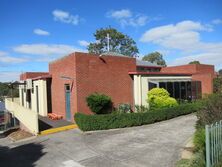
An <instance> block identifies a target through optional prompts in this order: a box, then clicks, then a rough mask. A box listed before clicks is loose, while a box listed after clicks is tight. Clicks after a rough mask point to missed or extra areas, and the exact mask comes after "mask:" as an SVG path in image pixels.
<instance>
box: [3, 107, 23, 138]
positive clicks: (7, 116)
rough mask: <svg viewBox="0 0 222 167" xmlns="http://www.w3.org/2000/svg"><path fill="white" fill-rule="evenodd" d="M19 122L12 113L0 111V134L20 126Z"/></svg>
mask: <svg viewBox="0 0 222 167" xmlns="http://www.w3.org/2000/svg"><path fill="white" fill-rule="evenodd" d="M18 127H19V124H18V121H17V120H16V118H14V117H12V114H11V113H8V112H5V111H4V112H0V134H3V133H5V132H6V131H8V130H10V129H14V128H18Z"/></svg>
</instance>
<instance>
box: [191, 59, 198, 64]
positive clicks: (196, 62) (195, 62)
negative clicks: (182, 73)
mask: <svg viewBox="0 0 222 167" xmlns="http://www.w3.org/2000/svg"><path fill="white" fill-rule="evenodd" d="M189 64H200V62H199V61H197V60H194V61H191V62H189Z"/></svg>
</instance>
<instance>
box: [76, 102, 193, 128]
mask: <svg viewBox="0 0 222 167" xmlns="http://www.w3.org/2000/svg"><path fill="white" fill-rule="evenodd" d="M196 111H197V107H196V105H195V104H193V103H190V104H181V105H179V106H175V107H171V108H163V109H158V110H157V109H156V110H153V111H149V112H145V113H120V114H116V113H111V114H106V115H105V114H103V115H85V114H81V113H76V114H75V116H74V117H75V121H76V123H77V125H78V127H79V128H80V129H81V130H83V131H92V130H103V129H114V128H124V127H131V126H140V125H145V124H151V123H154V122H158V121H163V120H167V119H171V118H174V117H177V116H180V115H185V114H190V113H192V112H196Z"/></svg>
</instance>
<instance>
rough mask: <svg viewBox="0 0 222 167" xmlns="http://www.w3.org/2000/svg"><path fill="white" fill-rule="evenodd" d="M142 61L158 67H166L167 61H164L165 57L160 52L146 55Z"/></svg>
mask: <svg viewBox="0 0 222 167" xmlns="http://www.w3.org/2000/svg"><path fill="white" fill-rule="evenodd" d="M142 60H143V61H149V62H151V63H156V64H157V65H161V66H166V61H165V60H164V59H163V55H162V54H161V53H159V52H152V53H149V54H147V55H145V56H144V57H143V58H142Z"/></svg>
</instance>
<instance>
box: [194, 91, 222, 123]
mask: <svg viewBox="0 0 222 167" xmlns="http://www.w3.org/2000/svg"><path fill="white" fill-rule="evenodd" d="M200 104H201V108H200V110H199V111H198V112H197V118H198V121H197V127H204V126H205V125H206V124H212V123H214V122H216V121H219V120H222V93H218V94H211V95H208V96H206V97H205V98H203V99H202V100H201V101H200Z"/></svg>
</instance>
